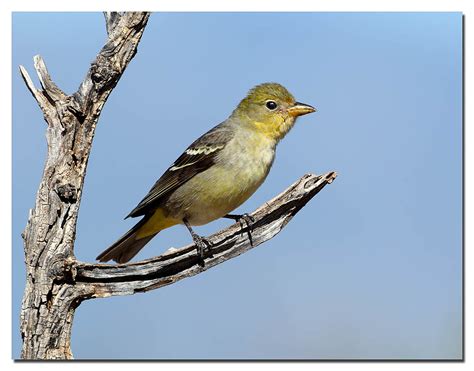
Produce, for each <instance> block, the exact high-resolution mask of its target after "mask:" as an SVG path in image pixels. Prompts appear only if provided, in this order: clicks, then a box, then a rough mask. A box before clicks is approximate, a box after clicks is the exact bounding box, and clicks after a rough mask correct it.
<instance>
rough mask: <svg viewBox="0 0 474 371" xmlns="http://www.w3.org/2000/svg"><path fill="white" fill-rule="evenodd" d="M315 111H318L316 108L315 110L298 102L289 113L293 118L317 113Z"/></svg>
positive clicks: (289, 109)
mask: <svg viewBox="0 0 474 371" xmlns="http://www.w3.org/2000/svg"><path fill="white" fill-rule="evenodd" d="M315 111H316V108H314V107H313V106H310V105H309V104H304V103H300V102H296V103H295V104H294V105H292V106H291V107H290V108H288V113H289V114H290V116H293V117H298V116H303V115H307V114H308V113H311V112H315Z"/></svg>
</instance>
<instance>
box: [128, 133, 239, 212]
mask: <svg viewBox="0 0 474 371" xmlns="http://www.w3.org/2000/svg"><path fill="white" fill-rule="evenodd" d="M232 136H233V131H232V130H231V129H230V128H229V127H228V126H227V125H224V124H220V125H218V126H216V127H214V128H213V129H211V130H209V131H208V132H207V133H206V134H204V135H202V136H201V137H200V138H198V139H197V140H196V141H194V142H193V143H192V144H191V145H190V146H189V147H188V148H187V149H186V150H185V151H184V152H183V154H182V155H181V156H179V158H178V159H177V160H176V161H175V162H174V163H173V164H172V165H171V166H170V167H169V168H168V170H166V171H165V173H164V174H163V175H162V176H161V177H160V179H158V180H157V182H156V183H155V185H154V186H153V187H152V188H151V189H150V191H149V192H148V194H147V195H146V196H145V198H144V199H143V200H141V201H140V203H139V204H138V205H137V206H136V207H135V208H134V209H133V210H132V211H131V212H130V214H128V215H127V218H128V217H136V216H140V215H145V214H146V213H148V212H149V211H152V210H155V209H156V207H158V205H159V204H160V201H161V200H162V199H163V197H164V196H167V195H169V194H170V193H171V192H173V191H174V190H175V189H177V188H178V187H180V186H182V185H183V184H184V183H186V182H187V181H188V180H190V179H191V178H192V177H193V176H195V175H197V174H199V173H201V172H203V171H205V170H207V169H209V168H210V167H211V166H212V165H213V164H214V160H215V158H216V155H217V154H218V153H219V152H220V151H222V149H223V148H224V147H225V145H226V144H227V143H228V142H229V140H230V139H231V138H232Z"/></svg>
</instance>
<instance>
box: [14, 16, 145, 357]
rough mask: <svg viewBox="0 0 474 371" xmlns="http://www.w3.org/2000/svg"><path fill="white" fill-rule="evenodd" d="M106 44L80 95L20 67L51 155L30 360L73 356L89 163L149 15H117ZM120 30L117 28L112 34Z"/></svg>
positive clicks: (42, 200)
mask: <svg viewBox="0 0 474 371" xmlns="http://www.w3.org/2000/svg"><path fill="white" fill-rule="evenodd" d="M113 17H114V19H115V21H114V22H112V23H111V24H110V25H109V26H108V27H109V28H110V29H109V37H108V39H107V42H106V44H105V45H104V47H103V48H102V50H101V51H100V53H99V54H98V55H97V57H96V59H95V60H94V61H93V62H92V64H91V67H90V69H89V71H88V73H87V75H86V77H85V79H84V81H83V82H82V84H81V86H80V87H79V89H78V91H77V92H76V93H74V94H73V95H66V94H65V93H64V92H63V91H61V90H60V89H59V88H58V87H57V86H56V85H55V84H54V83H53V80H52V78H51V77H50V75H49V73H48V70H47V68H46V65H45V63H44V61H43V59H42V58H41V57H40V56H36V57H34V66H35V69H36V71H37V73H38V77H39V80H40V82H41V87H42V89H37V88H36V87H35V86H34V84H33V82H32V80H31V78H30V77H29V75H28V73H27V71H26V69H25V68H24V67H23V66H20V72H21V75H22V76H23V79H24V80H25V83H26V85H27V87H28V89H29V90H30V92H31V93H32V94H33V97H34V98H35V99H36V101H37V102H38V104H39V106H40V108H41V110H42V111H43V114H44V119H45V121H46V123H47V124H48V127H47V133H46V138H47V142H48V154H47V159H46V164H45V167H44V171H43V177H42V180H41V183H40V186H39V189H38V193H37V196H36V203H35V206H34V208H33V209H32V210H30V215H29V219H28V223H27V226H26V228H25V231H24V233H23V239H24V250H25V263H26V273H27V279H26V288H25V293H24V296H23V302H22V309H21V315H20V316H21V335H22V338H23V348H22V358H25V359H67V358H71V357H72V354H71V350H70V332H71V324H72V318H73V315H74V309H75V307H76V306H77V304H78V301H77V298H78V295H79V294H80V295H81V297H82V296H83V295H84V293H83V292H82V293H81V292H80V291H81V290H80V285H71V284H69V282H70V278H69V272H68V271H67V269H66V268H67V266H68V263H67V262H71V261H74V254H73V245H74V239H75V234H76V221H77V215H78V211H79V204H80V200H81V194H82V188H83V184H84V177H85V172H86V166H87V161H88V158H89V153H90V149H91V144H92V140H93V137H94V132H95V127H96V124H97V120H98V118H99V115H100V112H101V110H102V107H103V105H104V103H105V102H106V100H107V98H108V96H109V94H110V92H111V91H112V89H113V88H114V86H115V85H116V84H117V82H118V81H119V79H120V77H121V76H122V74H123V72H124V70H125V68H126V66H127V65H128V63H129V62H130V60H131V59H132V57H133V56H134V55H135V53H136V50H137V45H138V42H139V41H140V38H141V36H142V34H143V31H144V28H145V26H146V23H147V21H148V17H149V13H124V14H114V16H113ZM112 28H113V29H112Z"/></svg>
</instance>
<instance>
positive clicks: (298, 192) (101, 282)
mask: <svg viewBox="0 0 474 371" xmlns="http://www.w3.org/2000/svg"><path fill="white" fill-rule="evenodd" d="M335 178H336V173H334V172H331V173H327V174H325V175H319V176H317V175H312V174H307V175H305V176H303V177H302V178H301V179H299V180H298V181H297V182H296V183H294V184H292V185H291V186H290V187H288V188H287V189H286V190H285V191H284V192H283V193H281V194H280V195H278V196H277V197H275V198H274V199H272V200H270V201H268V202H266V203H265V204H264V205H262V206H261V207H260V208H258V209H257V210H256V211H255V212H253V213H252V214H251V216H252V217H253V218H254V223H253V224H252V226H251V233H250V231H249V228H248V226H247V227H245V228H241V226H240V225H239V223H236V224H234V225H232V226H230V227H229V228H226V229H224V230H222V231H220V232H217V233H215V234H213V235H212V236H210V237H207V240H208V241H209V242H210V244H211V246H210V247H209V250H207V251H206V254H205V258H204V261H205V265H204V267H202V266H201V265H200V264H199V262H200V258H199V256H198V254H197V252H196V247H195V246H194V245H189V246H186V247H183V248H181V249H173V250H172V251H168V252H166V253H165V254H163V255H161V256H157V257H155V258H152V259H148V260H144V261H141V262H138V263H128V264H119V265H108V264H87V263H81V262H77V263H76V264H74V265H73V266H72V268H71V270H72V271H73V276H74V282H76V283H77V284H81V285H82V286H83V287H84V288H86V290H85V299H87V298H90V297H94V298H96V297H108V296H113V295H131V294H134V293H136V292H144V291H149V290H153V289H157V288H160V287H162V286H166V285H170V284H172V283H175V282H176V281H179V280H181V279H183V278H186V277H191V276H194V275H196V274H198V273H201V272H203V271H205V270H207V269H209V268H212V267H214V266H216V265H218V264H220V263H223V262H225V261H226V260H229V259H232V258H235V257H236V256H239V255H241V254H243V253H244V252H247V251H248V250H250V249H252V248H254V247H256V246H258V245H260V244H262V243H263V242H265V241H268V240H269V239H271V238H272V237H273V236H275V235H276V234H277V233H278V232H280V231H281V230H282V229H283V228H284V227H285V225H286V224H287V223H288V222H289V221H290V220H291V218H292V217H293V216H294V215H295V214H296V213H297V212H298V211H299V210H300V209H301V208H302V207H303V206H304V205H306V203H307V202H308V201H309V200H310V199H311V198H313V197H314V196H315V195H316V194H317V193H318V192H319V191H320V190H321V189H323V188H324V187H325V186H326V185H327V184H330V183H331V182H332V181H333V180H334V179H335Z"/></svg>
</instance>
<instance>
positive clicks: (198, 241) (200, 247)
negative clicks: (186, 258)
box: [192, 233, 211, 267]
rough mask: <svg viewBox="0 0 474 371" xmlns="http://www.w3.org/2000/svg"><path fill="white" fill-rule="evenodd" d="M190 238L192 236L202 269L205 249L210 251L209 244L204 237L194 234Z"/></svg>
mask: <svg viewBox="0 0 474 371" xmlns="http://www.w3.org/2000/svg"><path fill="white" fill-rule="evenodd" d="M192 236H193V242H194V244H195V245H196V250H197V253H198V255H199V265H200V266H201V267H204V252H205V250H206V249H207V250H208V251H210V247H211V244H210V243H209V241H208V240H206V239H205V238H204V237H201V236H199V235H197V234H196V233H193V235H192Z"/></svg>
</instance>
